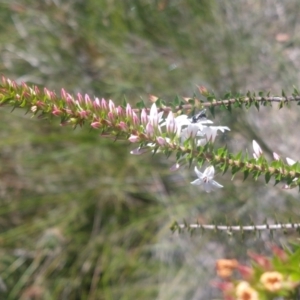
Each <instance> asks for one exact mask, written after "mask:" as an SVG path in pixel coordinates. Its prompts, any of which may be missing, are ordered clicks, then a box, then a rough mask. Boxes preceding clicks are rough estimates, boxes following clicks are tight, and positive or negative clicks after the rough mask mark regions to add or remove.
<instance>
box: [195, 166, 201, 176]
mask: <svg viewBox="0 0 300 300" xmlns="http://www.w3.org/2000/svg"><path fill="white" fill-rule="evenodd" d="M194 170H195V173H196V174H197V176H198V177H199V178H200V179H202V178H203V174H202V173H201V172H200V171H199V170H198V168H197V167H196V166H195V169H194Z"/></svg>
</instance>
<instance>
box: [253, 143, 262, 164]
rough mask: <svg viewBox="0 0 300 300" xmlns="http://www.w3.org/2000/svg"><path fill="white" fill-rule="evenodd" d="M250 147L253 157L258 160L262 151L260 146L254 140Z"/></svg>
mask: <svg viewBox="0 0 300 300" xmlns="http://www.w3.org/2000/svg"><path fill="white" fill-rule="evenodd" d="M252 146H253V151H254V153H253V157H254V158H255V159H256V160H258V159H259V157H260V156H261V155H262V154H263V151H262V150H261V148H260V146H259V145H258V143H257V142H256V141H255V140H253V142H252Z"/></svg>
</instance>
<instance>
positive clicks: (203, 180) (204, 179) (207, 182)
mask: <svg viewBox="0 0 300 300" xmlns="http://www.w3.org/2000/svg"><path fill="white" fill-rule="evenodd" d="M195 172H196V174H197V176H198V179H196V180H194V181H192V182H191V184H194V185H202V184H203V188H204V190H205V191H206V192H207V193H209V192H211V191H213V190H214V189H217V188H218V189H220V188H222V187H223V185H221V184H219V183H217V182H216V181H214V180H213V178H214V174H215V168H214V167H213V166H210V167H208V168H206V169H205V171H204V172H203V173H201V172H200V171H199V170H198V168H197V167H195Z"/></svg>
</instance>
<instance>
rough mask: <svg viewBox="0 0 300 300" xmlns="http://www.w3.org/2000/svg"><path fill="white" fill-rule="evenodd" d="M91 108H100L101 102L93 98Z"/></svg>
mask: <svg viewBox="0 0 300 300" xmlns="http://www.w3.org/2000/svg"><path fill="white" fill-rule="evenodd" d="M93 106H94V108H95V109H98V108H100V107H101V102H100V100H99V98H95V100H94V102H93Z"/></svg>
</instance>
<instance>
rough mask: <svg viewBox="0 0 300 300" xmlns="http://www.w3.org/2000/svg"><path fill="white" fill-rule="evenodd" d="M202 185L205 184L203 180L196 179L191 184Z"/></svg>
mask: <svg viewBox="0 0 300 300" xmlns="http://www.w3.org/2000/svg"><path fill="white" fill-rule="evenodd" d="M202 183H203V181H202V180H201V179H196V180H194V181H192V182H191V184H193V185H201V184H202Z"/></svg>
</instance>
